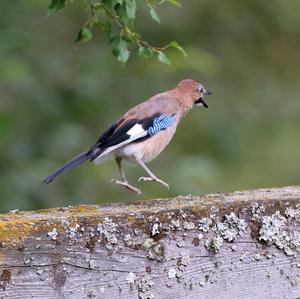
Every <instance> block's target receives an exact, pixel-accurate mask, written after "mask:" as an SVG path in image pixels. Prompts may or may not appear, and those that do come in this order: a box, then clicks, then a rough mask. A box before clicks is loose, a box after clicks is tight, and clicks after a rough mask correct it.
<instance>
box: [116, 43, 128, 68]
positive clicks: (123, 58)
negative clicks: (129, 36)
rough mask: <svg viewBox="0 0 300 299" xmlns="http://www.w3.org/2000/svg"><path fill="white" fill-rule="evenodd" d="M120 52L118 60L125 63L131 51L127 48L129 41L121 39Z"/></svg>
mask: <svg viewBox="0 0 300 299" xmlns="http://www.w3.org/2000/svg"><path fill="white" fill-rule="evenodd" d="M119 49H120V54H119V56H118V60H119V61H120V62H121V63H123V64H125V63H126V62H127V60H128V58H129V55H130V52H129V51H128V49H127V42H126V41H125V40H123V39H121V40H120V44H119Z"/></svg>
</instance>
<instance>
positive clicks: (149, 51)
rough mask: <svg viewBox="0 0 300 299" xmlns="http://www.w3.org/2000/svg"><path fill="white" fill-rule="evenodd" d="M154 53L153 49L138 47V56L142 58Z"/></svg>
mask: <svg viewBox="0 0 300 299" xmlns="http://www.w3.org/2000/svg"><path fill="white" fill-rule="evenodd" d="M153 54H154V52H153V50H152V49H150V48H145V47H140V48H139V56H140V57H142V58H150V57H152V56H153Z"/></svg>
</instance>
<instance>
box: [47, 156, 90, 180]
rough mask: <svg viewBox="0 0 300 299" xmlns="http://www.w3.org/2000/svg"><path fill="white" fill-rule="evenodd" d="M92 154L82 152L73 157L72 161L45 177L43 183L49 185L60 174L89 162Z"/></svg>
mask: <svg viewBox="0 0 300 299" xmlns="http://www.w3.org/2000/svg"><path fill="white" fill-rule="evenodd" d="M93 155H94V153H93V152H91V151H88V152H84V153H81V154H79V155H78V156H76V157H74V158H73V159H72V160H70V161H69V162H67V163H66V164H64V165H63V166H61V167H59V168H58V169H57V170H55V171H54V172H53V173H51V174H50V175H49V176H47V177H46V178H45V179H44V181H43V183H46V184H49V183H51V182H52V181H53V180H54V179H55V178H56V177H57V176H58V175H60V174H62V173H63V172H65V171H67V170H70V169H72V168H73V167H75V166H78V165H79V164H81V163H83V162H85V161H87V160H90V159H91V158H92V157H93Z"/></svg>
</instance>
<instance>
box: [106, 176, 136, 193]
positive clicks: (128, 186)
mask: <svg viewBox="0 0 300 299" xmlns="http://www.w3.org/2000/svg"><path fill="white" fill-rule="evenodd" d="M110 181H111V182H112V183H116V184H117V185H121V186H123V187H126V188H127V189H128V190H130V191H132V192H134V193H136V194H137V195H141V194H142V191H141V190H140V189H139V188H136V187H134V186H132V185H130V184H129V183H128V182H127V181H120V180H117V179H111V180H110Z"/></svg>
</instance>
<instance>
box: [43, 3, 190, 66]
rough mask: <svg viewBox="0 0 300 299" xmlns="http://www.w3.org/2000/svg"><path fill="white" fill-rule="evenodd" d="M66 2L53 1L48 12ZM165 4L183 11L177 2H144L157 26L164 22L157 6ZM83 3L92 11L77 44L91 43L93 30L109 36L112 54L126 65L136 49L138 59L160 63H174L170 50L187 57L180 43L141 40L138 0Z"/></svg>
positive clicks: (57, 8)
mask: <svg viewBox="0 0 300 299" xmlns="http://www.w3.org/2000/svg"><path fill="white" fill-rule="evenodd" d="M67 2H72V1H71V0H69V1H68V0H51V3H50V5H49V10H50V11H52V12H57V11H60V10H62V9H64V8H65V5H66V3H67ZM165 2H167V3H170V4H172V5H174V6H176V7H178V8H181V4H180V2H178V1H177V0H161V1H156V0H146V1H145V4H146V6H148V8H149V10H150V16H151V18H152V19H153V20H154V21H155V22H157V23H161V20H160V17H159V15H158V14H157V12H156V10H155V7H156V6H160V5H162V4H164V3H165ZM83 3H84V8H85V9H86V10H87V11H88V12H89V17H88V19H87V21H86V22H85V24H84V25H83V26H82V27H81V28H80V29H79V32H78V34H77V38H76V39H75V42H76V43H79V42H87V41H90V40H91V39H92V38H93V33H92V32H93V30H94V29H96V30H97V29H98V30H100V31H102V32H105V33H106V36H107V38H108V44H109V45H110V46H111V49H112V53H113V55H114V56H115V57H116V58H117V60H118V61H119V62H121V63H122V64H125V63H126V62H127V60H128V59H129V56H130V50H129V48H133V47H134V46H135V47H138V56H139V57H142V58H144V59H148V58H151V57H153V56H155V55H156V56H157V58H158V60H159V61H160V62H162V63H165V64H171V61H170V59H169V58H168V57H167V55H166V54H165V53H164V52H165V51H166V50H167V49H168V48H170V47H173V48H175V49H177V50H178V51H180V52H181V53H182V54H183V55H184V56H185V57H186V52H185V51H184V49H183V48H182V47H181V46H180V45H179V44H178V42H177V41H172V42H170V43H169V44H167V45H165V46H162V47H157V46H153V45H151V44H150V43H148V42H147V41H146V40H143V39H142V38H141V35H140V34H139V33H138V32H137V31H136V30H135V24H134V22H135V19H136V13H137V9H138V6H137V0H102V1H101V0H95V1H94V0H83Z"/></svg>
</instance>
